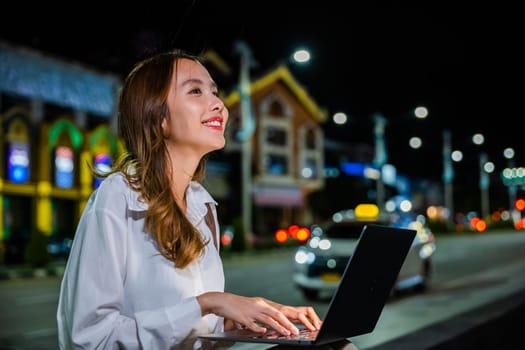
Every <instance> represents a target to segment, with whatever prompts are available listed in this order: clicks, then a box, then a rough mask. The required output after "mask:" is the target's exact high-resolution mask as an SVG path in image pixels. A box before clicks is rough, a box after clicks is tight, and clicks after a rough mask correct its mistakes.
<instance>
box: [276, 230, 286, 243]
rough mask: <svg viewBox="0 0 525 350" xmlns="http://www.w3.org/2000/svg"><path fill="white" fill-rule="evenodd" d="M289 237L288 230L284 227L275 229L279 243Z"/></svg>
mask: <svg viewBox="0 0 525 350" xmlns="http://www.w3.org/2000/svg"><path fill="white" fill-rule="evenodd" d="M287 239H288V232H287V231H286V230H284V229H279V230H277V231H275V240H276V241H277V242H279V243H283V242H286V240H287Z"/></svg>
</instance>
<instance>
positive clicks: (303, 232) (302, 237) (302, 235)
mask: <svg viewBox="0 0 525 350" xmlns="http://www.w3.org/2000/svg"><path fill="white" fill-rule="evenodd" d="M308 238H310V230H309V229H308V228H306V227H301V228H300V229H299V230H298V231H297V233H296V239H297V240H298V241H299V242H304V241H306V240H307V239H308Z"/></svg>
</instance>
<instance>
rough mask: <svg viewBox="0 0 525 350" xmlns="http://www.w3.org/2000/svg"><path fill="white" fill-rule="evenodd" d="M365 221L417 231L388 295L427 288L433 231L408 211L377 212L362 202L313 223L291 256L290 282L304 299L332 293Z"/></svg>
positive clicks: (433, 238) (429, 276) (430, 274)
mask: <svg viewBox="0 0 525 350" xmlns="http://www.w3.org/2000/svg"><path fill="white" fill-rule="evenodd" d="M356 213H357V215H356ZM367 213H372V214H367ZM366 224H380V225H388V226H393V227H403V228H411V229H415V230H416V231H417V234H416V237H415V238H414V242H413V243H412V246H411V248H410V250H409V252H408V255H407V257H406V259H405V262H404V263H403V266H402V267H401V270H400V272H399V275H398V278H397V281H396V283H395V286H394V288H393V290H392V295H394V294H399V293H400V292H402V291H408V290H414V291H425V290H428V289H429V288H430V285H431V278H432V256H433V254H434V252H435V250H436V243H435V236H434V234H433V233H432V231H431V230H430V229H429V228H428V227H427V226H426V225H425V222H424V220H423V219H422V218H421V217H417V216H413V215H410V214H403V215H399V214H392V213H391V214H379V211H378V209H377V206H375V205H371V204H366V205H365V206H363V205H360V206H357V207H356V208H355V210H349V211H345V212H344V213H342V212H340V213H336V215H334V216H333V218H332V220H330V221H329V222H327V223H325V224H323V225H313V226H312V228H311V236H310V238H309V239H308V240H307V241H306V242H305V243H304V244H302V245H300V246H298V247H297V249H296V251H295V254H294V259H293V264H294V269H293V271H294V272H293V283H294V285H295V287H297V288H299V290H300V291H301V292H302V294H303V296H304V297H305V298H306V299H308V300H316V299H319V298H320V297H321V296H323V295H331V294H333V292H334V291H335V289H336V288H337V286H338V285H339V278H340V276H341V275H342V274H343V270H344V268H345V267H346V263H347V261H348V259H350V257H351V256H352V252H353V250H354V249H355V246H356V244H357V241H358V239H359V236H360V234H361V231H362V228H363V226H364V225H366Z"/></svg>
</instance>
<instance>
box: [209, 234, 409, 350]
mask: <svg viewBox="0 0 525 350" xmlns="http://www.w3.org/2000/svg"><path fill="white" fill-rule="evenodd" d="M415 236H416V231H415V230H411V229H406V228H398V227H390V226H383V225H378V224H366V225H364V226H363V229H362V231H361V234H360V237H359V240H358V243H357V246H356V248H355V250H354V253H353V255H352V256H351V258H350V259H349V260H348V262H347V265H346V268H345V270H344V272H343V275H342V276H341V279H340V282H339V285H338V287H337V290H336V291H335V293H334V294H333V295H332V299H331V300H330V304H329V305H328V309H327V311H326V314H325V316H324V319H323V323H322V326H321V328H320V329H318V330H317V331H315V332H311V331H308V330H307V329H304V327H303V329H300V334H298V335H289V336H283V335H280V334H279V333H277V332H276V331H274V330H268V331H267V332H266V333H264V334H260V333H256V332H253V331H251V330H248V329H236V330H231V331H224V332H217V333H210V334H205V335H200V336H199V337H200V338H203V339H208V340H213V341H225V342H249V343H268V344H282V345H288V346H296V345H297V346H317V345H325V344H328V343H333V342H337V341H341V340H345V339H347V338H349V337H355V336H358V335H362V334H366V333H371V332H372V331H373V330H374V328H375V326H376V324H377V321H378V320H379V317H380V316H381V313H382V311H383V308H384V306H385V304H386V302H387V300H388V298H389V296H390V295H391V291H392V289H393V288H394V284H395V282H396V280H397V276H398V274H399V271H400V270H401V266H402V265H403V263H404V261H405V259H406V256H407V254H408V251H409V249H410V246H411V245H412V242H413V241H414V238H415Z"/></svg>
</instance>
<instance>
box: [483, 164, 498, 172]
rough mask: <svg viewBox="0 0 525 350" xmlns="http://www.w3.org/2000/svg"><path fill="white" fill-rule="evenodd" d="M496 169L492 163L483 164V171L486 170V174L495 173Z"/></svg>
mask: <svg viewBox="0 0 525 350" xmlns="http://www.w3.org/2000/svg"><path fill="white" fill-rule="evenodd" d="M495 168H496V166H495V165H494V163H492V162H486V163H485V164H483V170H485V172H487V173H489V174H490V173H492V172H494V169H495Z"/></svg>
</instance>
